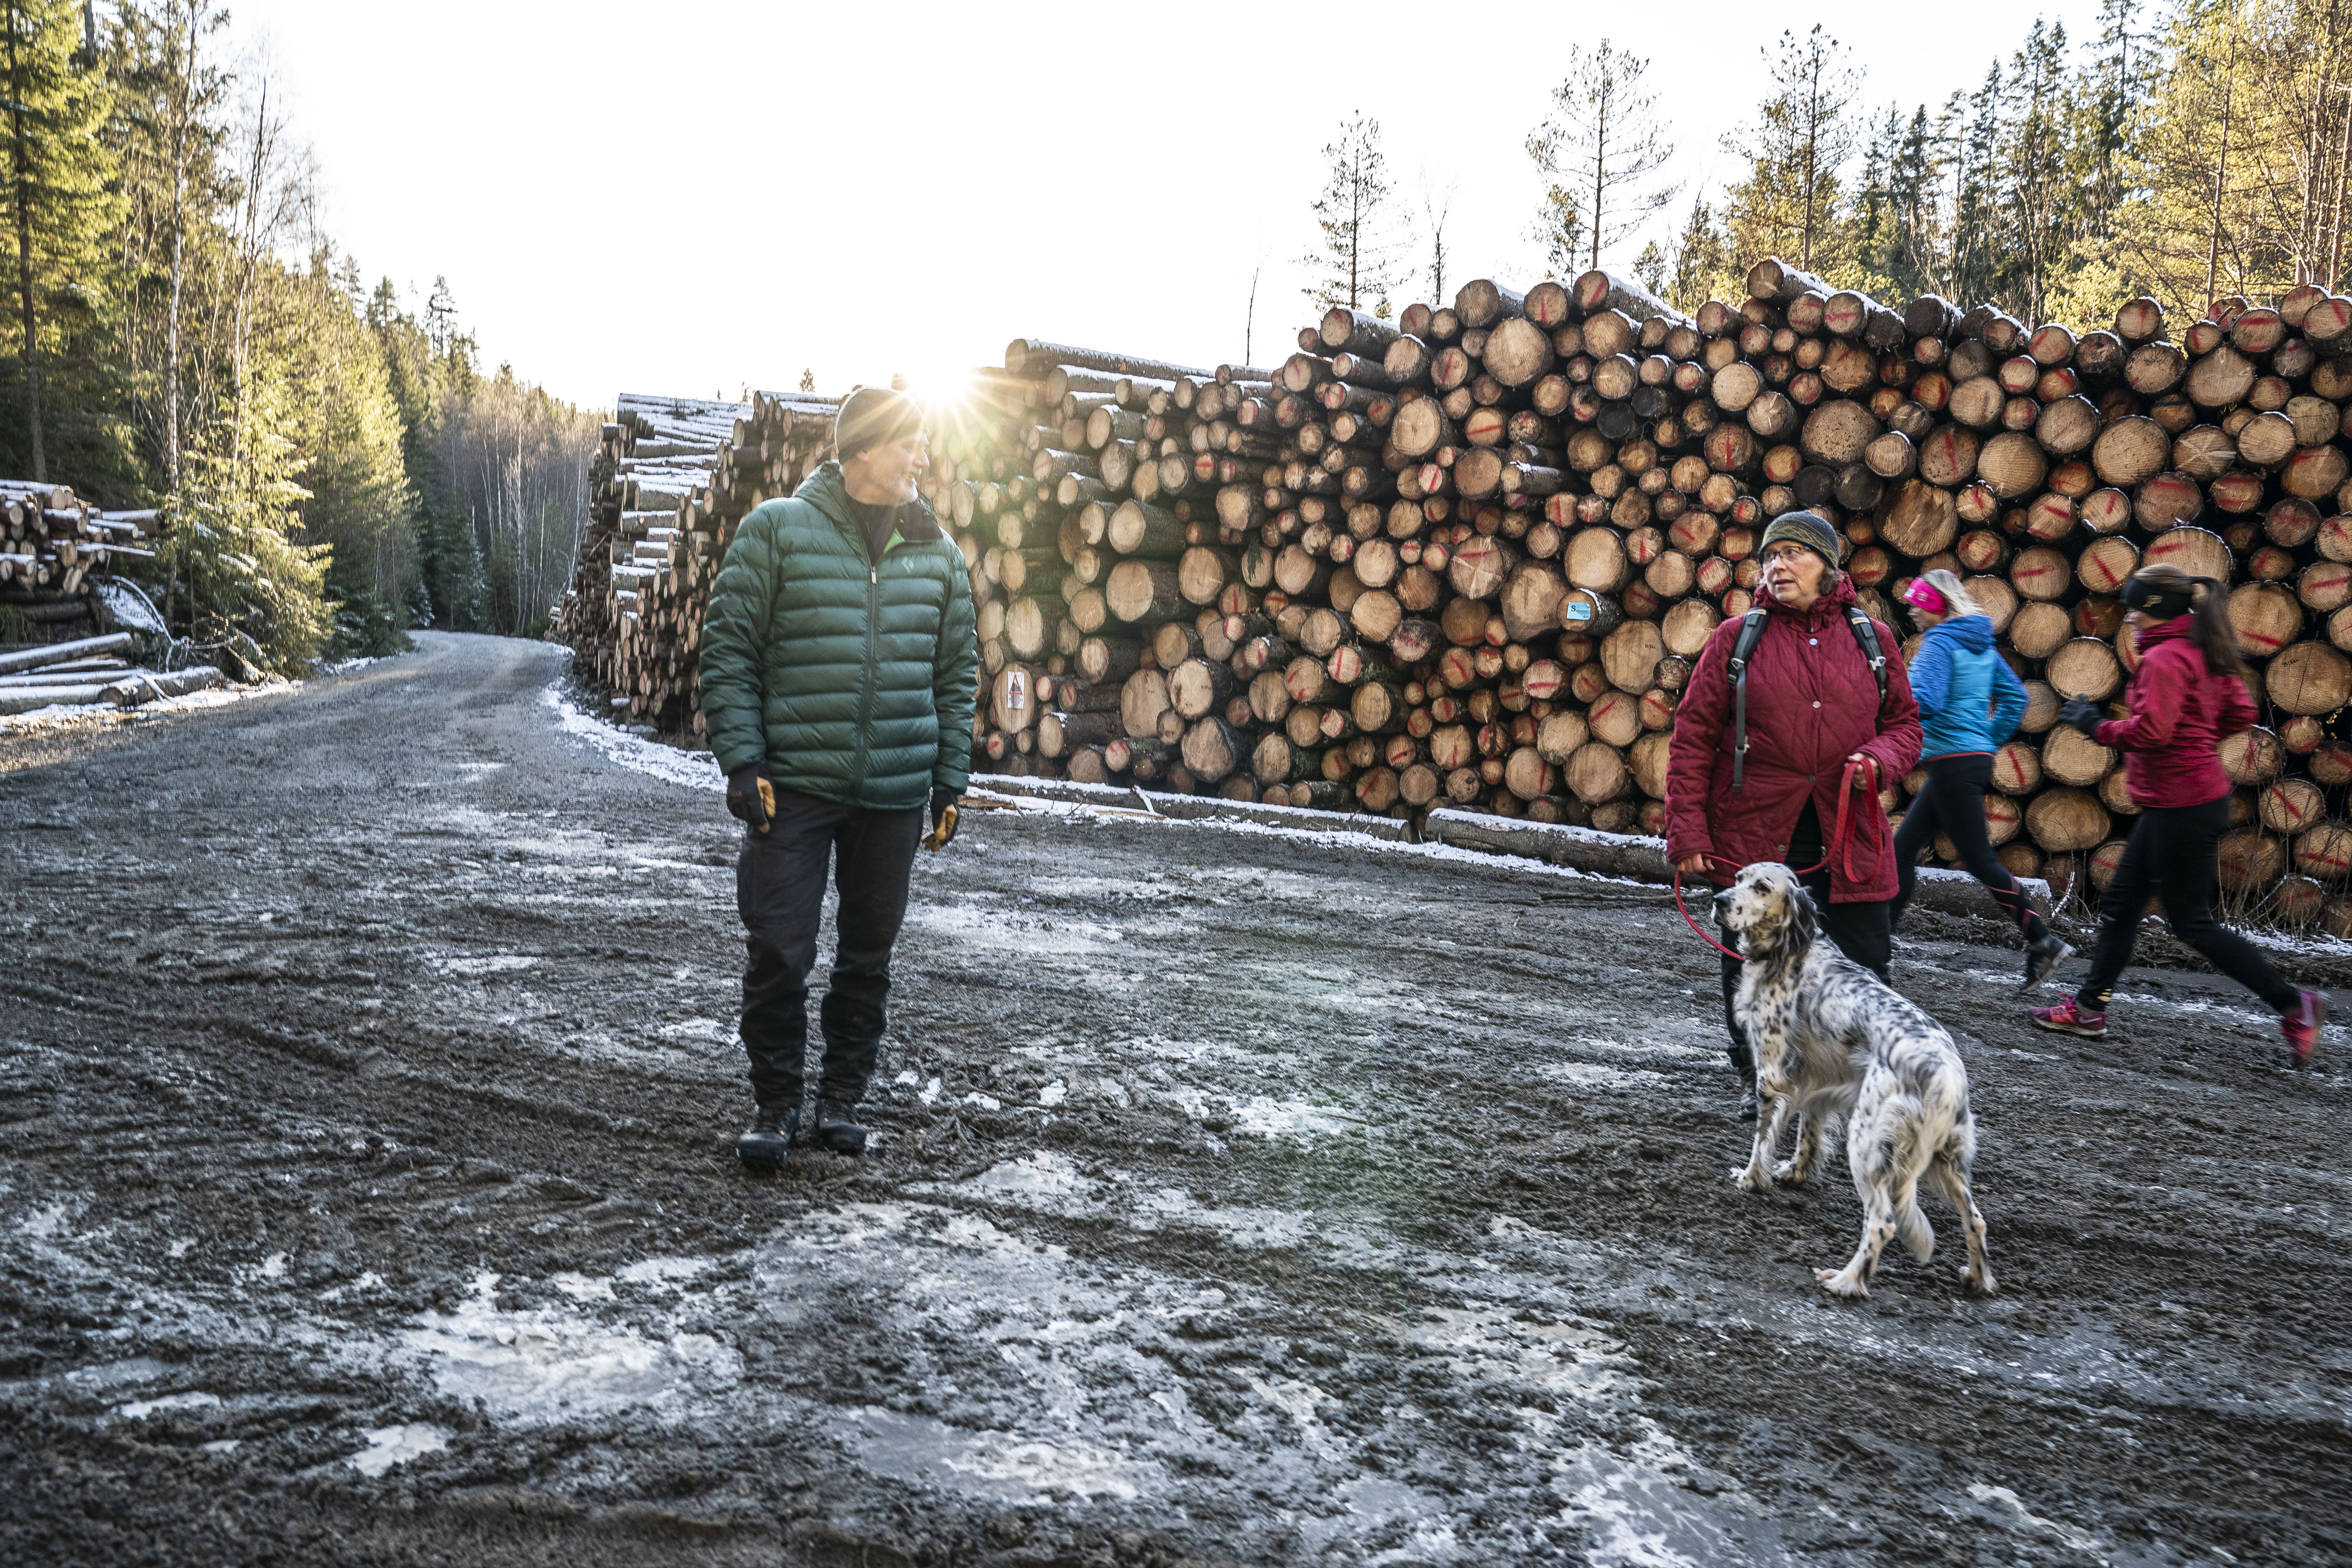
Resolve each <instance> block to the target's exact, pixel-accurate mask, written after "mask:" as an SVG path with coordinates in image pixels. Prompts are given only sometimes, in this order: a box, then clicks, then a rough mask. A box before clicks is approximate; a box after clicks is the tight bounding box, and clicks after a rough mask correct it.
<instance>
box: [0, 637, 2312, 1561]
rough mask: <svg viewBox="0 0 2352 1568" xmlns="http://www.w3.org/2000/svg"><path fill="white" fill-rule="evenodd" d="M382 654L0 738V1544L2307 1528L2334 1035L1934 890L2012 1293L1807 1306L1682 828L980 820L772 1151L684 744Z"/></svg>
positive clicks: (1425, 1552) (2078, 1549)
mask: <svg viewBox="0 0 2352 1568" xmlns="http://www.w3.org/2000/svg"><path fill="white" fill-rule="evenodd" d="M423 644H424V646H423V647H422V648H421V650H420V651H419V652H418V653H416V654H415V655H412V656H408V657H405V658H399V659H395V660H392V661H388V662H385V663H381V664H377V665H374V666H373V667H370V668H365V669H362V670H361V671H358V672H356V673H354V674H351V675H348V676H344V677H341V678H336V679H322V680H320V681H318V682H315V683H313V684H311V685H309V686H306V687H304V688H301V689H297V690H291V691H288V692H284V693H279V694H275V695H269V696H264V697H260V698H257V699H254V700H248V701H246V702H243V703H240V704H238V705H236V706H235V707H233V708H227V709H223V710H217V711H214V712H208V713H199V714H192V715H187V716H185V717H184V718H178V719H173V720H172V721H168V722H163V723H154V724H146V725H142V726H140V727H137V728H135V729H132V730H129V731H74V732H69V733H64V734H58V735H50V736H47V737H46V738H35V739H26V738H25V737H22V736H17V737H13V738H9V739H6V740H5V741H0V770H5V771H0V1152H5V1163H0V1270H5V1279H4V1280H0V1293H4V1294H5V1300H0V1560H5V1562H6V1563H12V1564H13V1563H57V1564H63V1563H325V1562H335V1563H412V1562H414V1563H425V1562H432V1563H583V1562H593V1563H674V1562H675V1563H686V1562H693V1563H780V1562H782V1563H798V1562H815V1563H877V1564H878V1563H902V1562H913V1563H926V1564H929V1563H1004V1564H1013V1563H1026V1564H1045V1563H1180V1562H1199V1563H1547V1562H1561V1563H1570V1562H1586V1563H1640V1564H1657V1563H1791V1562H1805V1563H1892V1562H1903V1563H1956V1564H1958V1563H1969V1564H1973V1563H2213V1562H2234V1563H2256V1562H2260V1563H2312V1562H2321V1561H2337V1562H2341V1561H2346V1560H2347V1558H2352V1430H2347V1394H2352V1309H2347V1301H2352V1253H2348V1252H2347V1247H2346V1226H2347V1221H2352V1205H2347V1172H2352V1154H2347V1149H2346V1137H2347V1129H2352V1119H2347V1110H2352V1074H2347V1070H2346V1069H2347V1067H2352V1049H2347V1042H2346V1040H2345V1038H2344V1037H2343V1032H2342V1031H2341V1030H2340V1029H2338V1030H2331V1031H2330V1033H2329V1037H2328V1039H2327V1041H2326V1044H2325V1046H2324V1047H2323V1049H2322V1064H2323V1068H2322V1070H2319V1071H2316V1072H2312V1073H2306V1074H2303V1075H2295V1074H2291V1073H2288V1072H2286V1071H2284V1070H2282V1068H2281V1065H2280V1063H2281V1059H2282V1058H2281V1053H2280V1051H2279V1048H2278V1047H2277V1045H2276V1040H2275V1035H2274V1033H2273V1027H2272V1025H2271V1024H2270V1022H2269V1021H2268V1020H2267V1019H2266V1018H2263V1017H2260V1016H2257V1015H2256V1013H2255V1011H2254V1010H2253V1008H2252V1005H2250V1002H2249V999H2247V998H2245V997H2244V996H2242V994H2236V993H2233V992H2231V991H2230V990H2229V989H2227V988H2226V987H2225V986H2222V985H2221V984H2218V983H2216V982H2213V981H2212V980H2210V978H2208V977H2204V976H2199V975H2193V974H2185V973H2170V972H2158V971H2136V972H2134V973H2133V975H2132V976H2131V977H2130V978H2129V979H2128V980H2127V982H2126V986H2125V991H2126V996H2127V999H2124V1000H2120V1001H2119V1005H2118V1016H2119V1017H2120V1018H2122V1019H2123V1020H2125V1024H2124V1026H2123V1028H2122V1029H2121V1030H2120V1031H2119V1037H2118V1038H2116V1039H2114V1040H2111V1041H2109V1042H2107V1043H2106V1044H2105V1045H2104V1046H2093V1045H2090V1044H2087V1043H2083V1042H2069V1041H2058V1040H2053V1038H2051V1037H2043V1036H2039V1035H2036V1034H2033V1033H2032V1032H2031V1031H2030V1030H2028V1029H2026V1028H2023V1027H2021V1026H2020V1025H2019V1021H2018V1010H2017V1006H2016V1005H2015V1004H2014V1003H2013V1002H2012V1001H2011V999H2010V997H2009V996H2008V994H2007V988H2008V985H2009V984H2010V981H2011V976H2012V974H2013V973H2014V970H2015V965H2016V962H2017V961H2016V959H2015V955H2014V954H2013V952H2010V951H2007V950H2005V949H2000V948H1997V947H1986V946H1977V945H1971V944H1970V942H1969V940H1968V939H1969V935H1970V933H1971V931H1975V932H1976V933H1978V934H1979V935H1980V934H1982V932H1983V931H1986V930H1987V929H1989V928H1986V927H1981V926H1979V927H1973V928H1971V927H1970V926H1969V925H1968V924H1967V923H1965V922H1958V921H1941V922H1937V921H1926V922H1923V923H1922V924H1921V925H1920V926H1919V927H1918V928H1917V929H1916V930H1912V931H1907V932H1906V937H1907V940H1906V945H1905V946H1904V948H1903V950H1902V951H1901V952H1900V953H1899V954H1898V957H1897V960H1896V975H1897V979H1898V981H1899V982H1900V983H1901V984H1903V985H1904V986H1905V988H1906V989H1907V990H1908V991H1910V992H1911V993H1912V994H1914V995H1916V996H1917V997H1918V998H1920V999H1921V1000H1922V1001H1923V1002H1924V1003H1925V1004H1926V1005H1927V1006H1928V1007H1929V1008H1931V1009H1932V1010H1934V1011H1936V1012H1937V1014H1938V1015H1939V1016H1942V1017H1944V1018H1945V1019H1946V1020H1947V1021H1948V1022H1949V1023H1950V1024H1951V1025H1952V1026H1954V1027H1955V1028H1956V1030H1961V1031H1965V1032H1966V1033H1965V1036H1964V1038H1963V1047H1964V1049H1965V1050H1966V1052H1967V1055H1968V1058H1969V1069H1970V1071H1971V1073H1972V1075H1973V1076H1974V1081H1975V1084H1976V1095H1977V1104H1978V1110H1979V1117H1980V1119H1981V1123H1982V1128H1983V1141H1984V1154H1983V1156H1982V1160H1981V1163H1980V1164H1979V1195H1980V1199H1981V1201H1982V1203H1983V1205H1984V1207H1985V1210H1986V1212H1987V1215H1988V1216H1989V1218H1990V1222H1991V1226H1992V1249H1993V1253H1992V1256H1993V1261H1994V1265H1995V1267H1996V1268H1997V1270H1998V1271H1999V1275H2000V1281H2001V1284H2002V1287H2003V1290H2002V1294H2001V1295H2000V1297H1999V1298H1998V1299H1997V1300H1992V1301H1990V1302H1982V1301H1977V1300H1969V1299H1966V1298H1964V1297H1963V1296H1962V1295H1961V1293H1960V1291H1959V1288H1958V1275H1959V1268H1960V1261H1961V1259H1960V1248H1959V1246H1958V1239H1959V1238H1958V1231H1957V1227H1956V1226H1954V1225H1953V1224H1952V1223H1951V1222H1950V1220H1949V1218H1948V1213H1947V1211H1944V1210H1942V1209H1941V1208H1939V1207H1937V1206H1936V1205H1934V1204H1933V1203H1932V1202H1931V1203H1930V1205H1929V1215H1930V1218H1931V1219H1933V1220H1934V1221H1935V1223H1936V1224H1937V1229H1938V1234H1939V1237H1940V1239H1941V1241H1942V1243H1943V1247H1942V1249H1941V1250H1940V1251H1939V1252H1938V1254H1937V1258H1936V1259H1935V1261H1934V1262H1933V1264H1931V1265H1927V1266H1922V1265H1919V1264H1916V1263H1915V1262H1913V1261H1911V1260H1910V1259H1909V1258H1907V1257H1906V1256H1904V1255H1902V1254H1900V1252H1899V1251H1898V1250H1895V1249H1890V1251H1889V1254H1888V1259H1887V1262H1886V1263H1885V1266H1884V1268H1883V1269H1882V1272H1881V1274H1880V1278H1879V1283H1878V1286H1877V1289H1876V1292H1875V1294H1874V1298H1873V1299H1872V1300H1869V1301H1867V1302H1864V1303H1859V1304H1853V1305H1847V1304H1840V1303H1835V1302H1832V1301H1831V1300H1828V1299H1826V1298H1825V1297H1824V1296H1823V1295H1822V1292H1821V1291H1820V1290H1819V1289H1818V1288H1817V1287H1816V1286H1815V1284H1814V1282H1813V1278H1812V1272H1811V1268H1812V1266H1813V1265H1815V1264H1820V1263H1829V1262H1835V1261H1838V1260H1841V1259H1843V1257H1844V1256H1845V1254H1846V1252H1847V1251H1848V1250H1849V1249H1850V1248H1851V1247H1852V1246H1853V1237H1854V1234H1855V1230H1856V1226H1857V1216H1858V1209H1857V1205H1856V1203H1855V1200H1854V1197H1853V1191H1852V1189H1851V1187H1850V1185H1848V1184H1847V1183H1846V1182H1845V1180H1844V1178H1843V1173H1842V1171H1836V1172H1832V1173H1831V1174H1829V1175H1828V1176H1826V1177H1824V1178H1821V1179H1818V1180H1817V1182H1816V1184H1815V1185H1814V1186H1813V1187H1812V1188H1811V1189H1810V1190H1805V1191H1801V1192H1797V1193H1789V1194H1779V1195H1775V1196H1773V1197H1770V1198H1760V1199H1759V1198H1749V1197H1746V1196H1743V1195H1742V1194H1739V1193H1738V1192H1736V1191H1735V1190H1734V1189H1733V1187H1732V1184H1731V1182H1730V1180H1729V1173H1730V1171H1731V1168H1732V1166H1733V1165H1734V1164H1735V1163H1737V1162H1738V1159H1739V1158H1740V1157H1741V1156H1742V1154H1743V1152H1744V1149H1745V1133H1744V1130H1743V1129H1742V1128H1741V1127H1740V1126H1739V1125H1738V1124H1737V1123H1736V1122H1734V1121H1731V1120H1730V1118H1729V1116H1728V1115H1727V1111H1728V1110H1729V1108H1730V1106H1731V1103H1732V1100H1733V1080H1732V1078H1731V1074H1730V1072H1729V1069H1728V1068H1727V1067H1726V1066H1725V1065H1724V1062H1723V1058H1722V1057H1721V1055H1720V1054H1719V1051H1718V1047H1717V1036H1718V1031H1719V1028H1720V1025H1719V1022H1718V1019H1717V1004H1716V1001H1715V993H1714V978H1713V967H1712V965H1713V960H1712V956H1711V955H1709V954H1707V953H1706V952H1705V951H1704V950H1703V949H1701V948H1700V947H1699V946H1698V944H1697V943H1696V942H1693V941H1692V940H1690V938H1689V937H1688V936H1687V934H1686V933H1685V932H1684V931H1682V929H1681V927H1680V926H1679V924H1678V923H1676V922H1675V918H1674V915H1673V912H1672V909H1671V907H1670V906H1669V905H1667V904H1665V903H1664V901H1663V900H1661V898H1660V896H1659V895H1658V894H1657V893H1656V891H1655V890H1654V889H1639V888H1633V887H1629V886H1624V885H1620V884H1612V883H1607V882H1599V881H1593V880H1585V879H1575V878H1571V877H1569V876H1566V875H1562V874H1557V873H1551V872H1548V871H1545V870H1544V869H1542V868H1511V867H1508V866H1496V865H1493V864H1490V863H1484V862H1475V861H1474V860H1472V859H1471V858H1467V857H1458V856H1456V857H1453V858H1448V855H1447V854H1446V853H1445V852H1432V851H1421V850H1412V849H1405V848H1387V847H1378V848H1376V847H1368V846H1365V845H1362V844H1360V843H1358V842H1353V841H1344V842H1343V841H1339V840H1332V841H1323V840H1318V838H1315V837H1289V836H1281V835H1275V834H1268V833H1263V832H1250V831H1244V830H1238V829H1233V828H1221V827H1209V826H1178V825H1165V824H1154V823H1150V822H1144V821H1135V820H1126V819H1118V818H1105V817H1100V816H1077V815H1074V814H1070V813H1066V812H1065V813H1060V814H1049V813H1045V812H1014V811H1002V812H992V813H986V814H982V813H974V814H973V815H972V816H971V819H970V826H968V828H967V830H966V833H965V836H964V837H963V838H962V840H961V841H960V842H959V843H958V844H957V845H956V846H954V847H952V848H951V849H950V851H949V852H948V853H946V854H944V855H940V856H938V857H926V858H924V859H923V861H922V864H921V866H920V867H919V870H918V873H917V875H918V883H917V888H916V892H915V909H914V910H913V913H912V915H911V918H910V923H909V928H908V935H907V938H906V940H905V942H904V943H903V944H902V947H901V949H900V955H901V956H900V962H899V966H898V968H899V985H898V992H897V994H896V996H895V997H894V1003H895V1005H894V1009H893V1016H892V1020H891V1030H890V1037H889V1042H888V1044H887V1047H886V1052H885V1060H884V1068H883V1075H882V1083H883V1085H884V1086H885V1087H884V1088H882V1089H877V1100H878V1103H877V1104H875V1105H874V1106H873V1108H872V1109H873V1112H874V1114H873V1121H874V1122H875V1124H876V1126H877V1128H878V1130H879V1136H878V1137H877V1143H876V1147H875V1150H874V1152H872V1154H871V1155H870V1156H869V1157H868V1158H867V1159H866V1160H865V1161H863V1162H862V1163H850V1162H847V1161H839V1160H835V1159H834V1158H832V1157H831V1156H826V1155H816V1154H812V1155H806V1156H803V1157H802V1158H801V1159H800V1160H799V1161H798V1162H797V1163H795V1164H794V1165H793V1166H792V1167H791V1168H790V1169H789V1170H787V1171H786V1172H785V1173H782V1175H780V1176H776V1177H772V1178H753V1177H748V1176H746V1175H745V1174H743V1173H740V1171H739V1170H738V1169H737V1167H736V1165H735V1163H734V1162H733V1159H732V1157H731V1153H730V1141H731V1138H732V1135H733V1133H734V1132H735V1131H736V1130H737V1128H738V1127H739V1125H740V1121H741V1119H742V1116H743V1114H744V1111H745V1104H746V1094H745V1090H744V1087H743V1077H742V1068H741V1061H740V1048H739V1047H738V1046H737V1045H736V1043H735V1041H734V1039H733V1037H732V1027H733V1017H734V1002H735V997H736V994H737V992H736V975H737V973H738V964H739V963H740V951H741V950H740V942H739V938H738V934H737V928H736V926H735V922H734V916H733V909H732V901H731V900H732V887H733V873H732V859H733V852H734V846H735V842H736V829H735V825H734V824H733V823H731V822H730V820H729V819H728V818H727V816H725V813H724V810H723V807H722V803H721V801H720V799H719V795H718V794H717V793H716V792H715V791H713V790H711V789H709V788H707V787H692V786H690V785H688V784H681V783H677V782H669V781H665V780H664V779H661V778H657V777H655V776H651V775H649V774H648V773H645V772H642V771H635V770H633V769H631V768H629V767H625V766H621V765H617V764H616V763H615V762H614V760H613V757H612V754H611V753H612V752H614V749H615V747H614V742H613V740H612V738H611V736H610V732H609V731H605V732H604V739H603V741H602V742H601V743H599V742H598V741H597V740H596V739H594V738H593V737H591V736H589V735H587V734H585V733H583V731H586V730H587V729H588V728H589V726H586V725H584V724H582V723H581V722H580V721H577V719H576V717H575V719H574V721H573V723H572V727H571V728H569V729H567V728H566V726H565V724H564V723H563V722H562V713H561V711H560V710H559V709H558V707H557V706H556V705H555V703H554V701H553V700H551V697H550V695H549V693H550V690H551V685H552V684H553V683H555V682H557V681H558V680H559V679H561V677H562V670H563V666H562V661H561V656H560V655H559V654H558V652H557V651H556V650H553V649H551V648H548V647H540V646H536V645H530V644H525V643H517V642H500V641H493V640H488V639H474V638H452V637H429V638H425V639H423ZM692 766H693V767H697V768H699V767H707V763H694V764H692ZM827 945H828V949H829V946H830V937H829V935H828V938H827Z"/></svg>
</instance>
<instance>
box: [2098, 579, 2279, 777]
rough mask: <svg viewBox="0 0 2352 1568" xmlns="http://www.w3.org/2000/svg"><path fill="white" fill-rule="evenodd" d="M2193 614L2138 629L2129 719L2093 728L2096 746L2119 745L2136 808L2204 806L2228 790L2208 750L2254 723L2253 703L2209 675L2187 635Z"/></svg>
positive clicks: (2228, 678) (2226, 679)
mask: <svg viewBox="0 0 2352 1568" xmlns="http://www.w3.org/2000/svg"><path fill="white" fill-rule="evenodd" d="M2196 625H2197V617H2196V616H2173V617H2172V618H2171V619H2170V620H2168V621H2158V622H2157V623H2156V624H2155V625H2154V626H2142V627H2140V629H2139V638H2138V642H2139V673H2138V674H2137V675H2135V676H2133V677H2132V680H2131V717H2130V718H2128V719H2109V720H2107V721H2105V722H2104V723H2102V724H2101V725H2100V726H2099V737H2098V738H2099V744H2101V745H2102V746H2117V747H2121V748H2122V750H2123V753H2124V784H2125V787H2126V788H2127V789H2129V790H2130V791H2131V797H2132V804H2133V805H2136V806H2138V807H2139V808H2140V809H2141V810H2143V811H2153V810H2161V809H2163V808H2165V807H2167V806H2179V805H2206V804H2208V803H2209V802H2211V801H2217V800H2219V799H2221V797H2222V796H2223V795H2227V794H2229V793H2230V775H2229V774H2227V773H2223V772H2222V771H2221V753H2220V752H2218V751H2217V750H2216V748H2217V747H2218V746H2219V745H2220V744H2221V739H2222V737H2223V736H2225V735H2234V734H2236V733H2237V732H2238V731H2241V730H2244V729H2249V728H2251V727H2252V724H2253V722H2254V718H2255V713H2254V704H2253V700H2252V698H2250V697H2248V696H2247V695H2246V683H2245V682H2244V681H2243V680H2241V679H2238V678H2237V677H2236V676H2234V675H2216V674H2214V673H2213V671H2212V670H2211V668H2209V667H2208V666H2207V665H2206V663H2205V650H2204V649H2202V648H2200V647H2198V646H2197V642H2196V639H2195V638H2194V637H2190V636H2189V633H2190V632H2191V631H2192V630H2193V629H2194V628H2195V626H2196Z"/></svg>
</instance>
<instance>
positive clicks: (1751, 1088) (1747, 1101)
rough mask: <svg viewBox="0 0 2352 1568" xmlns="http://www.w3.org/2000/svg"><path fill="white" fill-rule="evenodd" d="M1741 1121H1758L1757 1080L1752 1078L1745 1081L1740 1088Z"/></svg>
mask: <svg viewBox="0 0 2352 1568" xmlns="http://www.w3.org/2000/svg"><path fill="white" fill-rule="evenodd" d="M1739 1120H1740V1121H1755V1120H1756V1080H1755V1079H1752V1078H1751V1079H1745V1080H1743V1081H1742V1082H1741V1083H1740V1086H1739Z"/></svg>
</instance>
